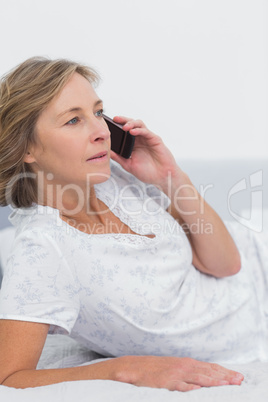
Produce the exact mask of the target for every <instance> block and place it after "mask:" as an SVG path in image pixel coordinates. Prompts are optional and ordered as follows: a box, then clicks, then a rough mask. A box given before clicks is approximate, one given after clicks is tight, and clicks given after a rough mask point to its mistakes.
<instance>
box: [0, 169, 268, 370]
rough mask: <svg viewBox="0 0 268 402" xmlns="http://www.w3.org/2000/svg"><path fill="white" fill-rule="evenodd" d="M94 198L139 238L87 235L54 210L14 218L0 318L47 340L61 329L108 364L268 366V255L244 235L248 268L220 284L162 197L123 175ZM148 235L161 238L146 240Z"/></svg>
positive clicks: (115, 172)
mask: <svg viewBox="0 0 268 402" xmlns="http://www.w3.org/2000/svg"><path fill="white" fill-rule="evenodd" d="M115 179H116V181H115ZM129 181H130V182H131V183H132V184H131V186H128V184H129ZM115 183H118V186H119V187H117V186H115ZM126 186H127V187H126ZM96 191H97V194H98V197H99V198H100V199H101V200H102V201H103V202H105V203H106V204H107V205H108V206H109V207H110V208H111V210H112V211H113V212H114V213H115V215H117V216H118V217H119V218H120V219H121V220H122V221H123V222H124V223H126V224H127V225H128V226H129V227H130V228H131V229H132V230H133V231H134V232H137V233H138V234H140V236H139V235H131V234H109V235H105V234H104V235H102V234H97V235H88V234H85V233H83V232H81V231H78V230H76V229H74V228H72V227H70V226H69V225H67V224H66V223H65V222H63V221H62V220H61V219H60V218H59V216H58V211H57V210H53V209H51V208H48V207H46V208H42V207H33V208H32V209H30V210H27V211H21V210H20V211H18V212H17V213H16V215H15V217H13V222H14V223H15V224H16V225H17V228H18V229H17V236H16V239H15V243H14V250H13V253H12V254H11V256H10V258H9V261H8V265H7V268H6V272H5V275H4V280H3V284H2V289H1V293H0V298H1V299H0V305H1V307H0V318H9V319H19V320H26V321H35V322H45V323H50V324H51V325H52V327H51V332H53V331H54V332H59V328H60V329H61V330H62V329H63V330H65V331H67V332H69V333H70V336H71V337H73V338H75V339H78V340H79V341H80V342H81V343H82V344H84V345H85V346H86V347H88V348H89V349H90V350H93V351H96V352H98V353H100V354H102V355H105V356H120V355H125V354H139V355H142V354H153V355H173V356H174V355H177V356H188V357H193V358H196V359H200V360H205V361H221V362H223V363H244V362H251V361H254V360H261V361H264V360H268V351H267V348H268V345H267V343H268V342H267V335H268V332H267V315H266V314H267V310H265V309H267V294H268V286H267V273H268V268H267V261H268V258H267V257H268V256H267V248H265V247H262V245H261V244H259V242H258V241H257V240H256V239H255V238H254V237H252V236H251V235H250V234H248V233H247V232H245V233H242V234H241V235H240V234H239V236H240V237H241V239H240V238H238V240H239V239H240V243H239V244H240V245H241V246H243V248H245V247H244V246H245V245H246V248H245V251H246V252H247V255H246V256H245V257H247V259H248V260H249V263H247V261H246V258H245V257H243V267H242V269H241V272H240V273H239V274H238V275H236V276H233V277H229V278H223V279H216V278H214V277H211V276H208V275H204V274H202V273H200V272H199V271H198V270H196V269H195V268H194V267H193V266H192V264H191V258H192V255H191V249H190V246H189V243H188V240H187V238H186V236H185V234H184V232H183V231H182V230H181V228H180V227H179V225H177V223H176V222H175V221H174V220H173V218H172V217H171V216H170V215H169V214H168V213H167V212H165V207H166V206H167V200H166V199H165V197H161V196H160V195H159V194H158V193H157V192H155V191H153V189H152V188H150V191H151V195H152V194H153V197H154V199H151V198H149V197H148V195H147V194H146V191H147V189H146V188H145V186H144V185H142V184H139V183H138V182H137V181H136V180H135V179H134V178H132V177H130V176H129V175H127V174H126V173H125V172H123V171H122V170H121V169H118V168H117V167H113V175H112V179H111V180H109V181H108V182H106V183H103V184H101V185H99V186H97V188H96ZM116 194H117V196H115V195H116ZM118 196H119V197H118ZM155 201H157V202H155ZM159 204H160V205H162V206H163V208H160V206H159ZM145 223H146V225H145ZM150 233H153V234H155V237H154V238H148V237H146V236H144V235H145V234H150ZM234 236H236V233H235V232H234ZM251 262H252V264H251Z"/></svg>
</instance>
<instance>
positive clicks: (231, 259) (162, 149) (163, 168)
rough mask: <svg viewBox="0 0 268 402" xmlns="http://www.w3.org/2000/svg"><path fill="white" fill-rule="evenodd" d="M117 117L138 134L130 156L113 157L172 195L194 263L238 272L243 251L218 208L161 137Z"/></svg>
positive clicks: (214, 271) (211, 270)
mask: <svg viewBox="0 0 268 402" xmlns="http://www.w3.org/2000/svg"><path fill="white" fill-rule="evenodd" d="M115 121H116V122H118V123H121V124H125V125H124V129H125V130H128V131H130V133H131V134H133V135H135V136H136V142H135V146H134V150H133V153H132V156H131V158H130V159H124V158H122V157H120V156H118V155H116V154H115V153H112V154H111V155H112V157H113V159H114V160H116V161H117V162H119V163H120V164H121V165H122V167H123V168H124V169H126V170H127V171H128V172H130V173H132V174H134V175H135V176H136V177H137V178H138V179H140V180H141V181H143V182H145V183H150V184H154V185H156V186H157V187H158V188H159V189H160V190H162V191H163V192H164V193H166V194H167V195H168V196H169V197H170V199H171V207H170V210H169V212H170V213H171V214H172V216H173V217H174V218H175V219H176V220H177V221H178V222H179V223H180V224H181V225H182V228H183V229H184V230H185V232H186V234H187V236H188V239H189V241H190V243H191V246H192V250H193V264H194V266H195V267H196V268H197V269H199V270H200V271H202V272H204V273H206V274H210V275H213V276H216V277H224V276H228V275H233V274H236V273H237V272H238V271H239V270H240V264H241V263H240V254H239V252H238V250H237V248H236V245H235V243H234V241H233V239H232V237H231V236H230V234H229V232H228V231H227V229H226V227H225V225H224V223H223V222H222V220H221V219H220V217H219V216H218V215H217V214H216V212H215V211H214V210H213V209H212V208H211V207H210V206H209V205H208V204H207V203H206V202H205V201H204V199H203V198H202V197H201V195H200V194H198V192H197V190H196V189H195V188H194V186H193V184H192V183H191V181H190V179H189V177H188V176H187V175H186V174H185V173H184V172H183V171H182V170H181V169H180V168H179V166H178V165H177V163H176V161H175V159H174V157H173V155H172V154H171V152H170V151H169V150H168V148H167V147H166V146H165V145H164V143H163V141H162V140H161V138H160V137H158V136H157V135H155V134H154V133H152V132H151V131H149V130H148V129H147V127H146V126H145V125H144V123H143V122H142V121H140V120H130V119H127V118H125V117H119V116H117V117H116V118H115Z"/></svg>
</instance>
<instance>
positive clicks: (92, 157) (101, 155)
mask: <svg viewBox="0 0 268 402" xmlns="http://www.w3.org/2000/svg"><path fill="white" fill-rule="evenodd" d="M106 156H107V151H103V152H99V153H97V154H96V155H93V156H91V157H90V158H88V159H87V161H93V160H101V159H104V158H105V157H106Z"/></svg>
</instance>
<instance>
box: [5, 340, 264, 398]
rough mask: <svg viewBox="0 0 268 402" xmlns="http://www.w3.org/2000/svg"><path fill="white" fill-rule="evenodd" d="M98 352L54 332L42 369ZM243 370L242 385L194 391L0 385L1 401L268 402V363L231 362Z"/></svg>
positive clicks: (98, 383)
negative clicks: (14, 386)
mask: <svg viewBox="0 0 268 402" xmlns="http://www.w3.org/2000/svg"><path fill="white" fill-rule="evenodd" d="M94 357H96V356H94V355H92V354H91V352H88V351H87V350H86V349H84V348H83V347H81V346H79V345H77V344H76V343H75V342H74V341H72V340H70V339H69V338H68V337H65V336H61V335H57V336H56V335H51V336H49V337H48V340H47V342H46V345H45V348H44V351H43V354H42V357H41V360H40V363H39V366H38V367H39V368H43V367H49V368H57V367H69V366H72V365H81V364H87V362H90V363H91V364H94V362H97V361H99V360H94V362H93V361H92V360H91V359H93V358H94ZM228 367H229V368H232V369H234V370H238V371H240V372H242V373H243V374H244V376H245V380H244V382H243V384H242V385H241V386H236V385H232V386H221V387H212V388H201V389H199V390H196V391H191V392H186V393H183V392H177V391H174V392H171V391H167V390H165V389H153V388H145V387H136V386H133V385H130V384H124V383H119V382H115V381H104V380H91V381H74V382H64V383H60V384H54V385H49V386H45V387H38V388H28V389H13V388H8V387H5V386H0V401H1V402H13V401H14V402H15V401H19V402H36V401H38V402H54V401H55V402H61V401H62V402H74V401H77V402H84V401H85V402H86V401H87V402H88V401H96V402H104V401H105V402H106V401H109V402H118V401H126V402H134V401H139V402H173V401H177V402H178V401H179V402H180V401H187V402H195V401H196V402H197V401H198V402H210V401H211V402H225V401H228V402H232V401H234V402H247V401H250V402H253V401H254V402H255V401H256V402H267V399H268V363H259V362H255V363H251V364H246V365H230V366H228Z"/></svg>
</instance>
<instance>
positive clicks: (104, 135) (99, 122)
mask: <svg viewBox="0 0 268 402" xmlns="http://www.w3.org/2000/svg"><path fill="white" fill-rule="evenodd" d="M90 126H91V127H90V128H91V129H90V132H91V133H90V140H91V142H97V141H107V140H108V139H109V138H110V131H109V129H108V126H107V124H106V122H105V120H104V119H103V118H101V117H94V119H93V121H92V122H90Z"/></svg>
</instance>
